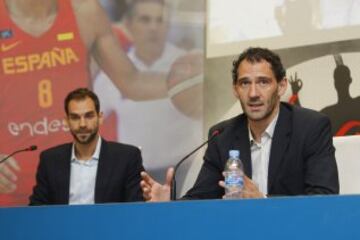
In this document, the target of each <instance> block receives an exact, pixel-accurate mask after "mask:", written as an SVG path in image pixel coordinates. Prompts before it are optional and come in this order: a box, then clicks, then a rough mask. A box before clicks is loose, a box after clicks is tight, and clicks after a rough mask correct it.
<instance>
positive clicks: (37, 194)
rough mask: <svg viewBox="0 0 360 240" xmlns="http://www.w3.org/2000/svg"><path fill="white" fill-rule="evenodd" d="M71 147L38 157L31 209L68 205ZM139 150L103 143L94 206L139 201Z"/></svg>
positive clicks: (67, 146) (62, 146)
mask: <svg viewBox="0 0 360 240" xmlns="http://www.w3.org/2000/svg"><path fill="white" fill-rule="evenodd" d="M71 147H72V143H68V144H64V145H60V146H56V147H54V148H50V149H48V150H45V151H44V152H42V153H41V154H40V163H39V166H38V170H37V174H36V185H35V187H34V188H33V194H32V195H31V196H30V205H42V204H68V203H69V189H70V165H71V161H70V159H71ZM141 171H143V166H142V158H141V153H140V150H139V149H138V148H136V147H134V146H130V145H125V144H121V143H115V142H107V141H105V140H104V139H102V144H101V148H100V156H99V162H98V169H97V175H96V183H95V203H108V202H128V201H142V200H143V197H142V192H141V188H140V181H141V177H140V172H141Z"/></svg>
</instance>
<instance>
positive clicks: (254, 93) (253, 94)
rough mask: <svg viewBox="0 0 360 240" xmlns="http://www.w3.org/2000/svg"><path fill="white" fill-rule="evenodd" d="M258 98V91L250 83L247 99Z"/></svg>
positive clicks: (254, 85) (254, 84) (253, 84)
mask: <svg viewBox="0 0 360 240" xmlns="http://www.w3.org/2000/svg"><path fill="white" fill-rule="evenodd" d="M258 96H259V91H258V89H257V86H256V83H252V84H251V85H250V89H249V97H250V98H255V97H258Z"/></svg>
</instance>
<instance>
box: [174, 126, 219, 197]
mask: <svg viewBox="0 0 360 240" xmlns="http://www.w3.org/2000/svg"><path fill="white" fill-rule="evenodd" d="M223 130H224V129H216V130H214V131H213V132H212V133H211V136H210V137H209V139H208V140H206V141H205V142H203V143H202V144H201V145H200V146H198V147H197V148H195V149H194V150H193V151H191V152H190V153H189V154H187V155H186V156H185V157H183V158H182V159H181V160H180V161H179V162H178V163H177V164H176V165H175V167H174V175H173V178H172V181H171V189H170V200H172V201H175V200H176V178H175V176H176V171H177V170H178V168H179V167H180V165H181V164H182V163H183V162H184V161H185V160H186V159H188V158H189V157H190V156H191V155H193V154H194V153H195V152H197V151H198V150H199V149H200V148H202V147H203V146H204V145H206V144H207V143H209V142H210V141H211V140H213V139H214V138H215V137H216V136H218V135H219V134H220V133H221V132H222V131H223Z"/></svg>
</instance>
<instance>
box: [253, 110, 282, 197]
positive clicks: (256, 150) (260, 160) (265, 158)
mask: <svg viewBox="0 0 360 240" xmlns="http://www.w3.org/2000/svg"><path fill="white" fill-rule="evenodd" d="M278 116H279V114H277V115H276V116H275V118H274V119H273V120H272V121H271V123H270V124H269V126H268V127H267V128H266V130H265V131H264V133H263V134H262V135H261V139H260V142H256V141H255V139H254V137H253V135H252V133H251V130H250V127H248V128H249V139H250V150H251V165H252V180H253V182H254V183H255V184H256V185H257V186H258V189H259V191H260V192H261V193H263V194H264V195H266V194H267V193H268V189H267V185H268V171H269V160H270V151H271V143H272V138H273V136H274V130H275V125H276V122H277V119H278Z"/></svg>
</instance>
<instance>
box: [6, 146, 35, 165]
mask: <svg viewBox="0 0 360 240" xmlns="http://www.w3.org/2000/svg"><path fill="white" fill-rule="evenodd" d="M36 149H37V146H36V145H31V146H30V147H27V148H24V149H20V150H16V151H15V152H13V153H11V154H10V155H7V156H6V157H4V158H3V159H1V160H0V164H1V163H3V162H5V161H6V160H8V159H9V158H10V157H12V156H14V155H15V154H17V153H19V152H27V151H35V150H36Z"/></svg>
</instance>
